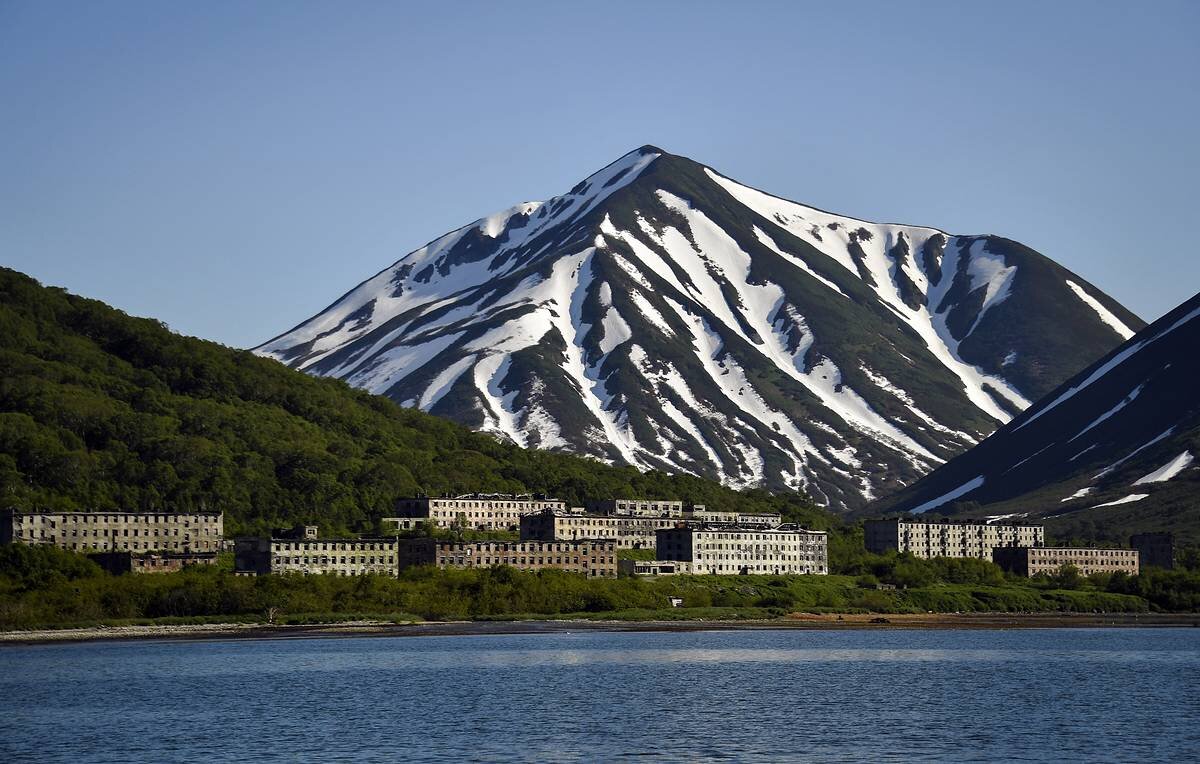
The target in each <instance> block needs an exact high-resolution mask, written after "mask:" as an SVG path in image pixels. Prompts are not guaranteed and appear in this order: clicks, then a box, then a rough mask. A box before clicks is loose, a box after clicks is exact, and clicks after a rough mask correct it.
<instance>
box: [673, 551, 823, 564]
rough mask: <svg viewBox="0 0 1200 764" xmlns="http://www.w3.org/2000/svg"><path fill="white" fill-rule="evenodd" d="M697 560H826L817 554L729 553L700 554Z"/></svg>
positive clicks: (697, 555)
mask: <svg viewBox="0 0 1200 764" xmlns="http://www.w3.org/2000/svg"><path fill="white" fill-rule="evenodd" d="M695 557H696V559H701V558H703V559H706V560H805V561H809V562H821V561H822V560H824V557H823V556H822V555H817V554H762V553H759V554H742V553H739V554H732V553H729V552H716V553H709V554H705V553H702V552H699V553H697V554H696V555H695Z"/></svg>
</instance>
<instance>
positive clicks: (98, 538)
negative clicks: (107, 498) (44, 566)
mask: <svg viewBox="0 0 1200 764" xmlns="http://www.w3.org/2000/svg"><path fill="white" fill-rule="evenodd" d="M224 535H225V519H224V516H223V515H222V514H221V513H219V512H15V511H13V510H5V511H4V512H3V513H0V543H5V544H7V543H18V544H53V545H54V546H58V547H61V548H63V549H70V550H72V551H75V552H82V553H85V554H87V553H92V552H134V553H139V552H172V553H195V552H218V551H220V549H221V541H222V538H223V537H224Z"/></svg>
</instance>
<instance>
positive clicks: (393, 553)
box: [234, 538, 399, 576]
mask: <svg viewBox="0 0 1200 764" xmlns="http://www.w3.org/2000/svg"><path fill="white" fill-rule="evenodd" d="M396 543H397V542H396V539H394V538H374V539H369V538H368V539H309V538H291V539H268V538H240V539H238V540H237V542H236V544H235V547H234V569H235V570H236V571H237V572H238V573H242V574H256V575H267V574H269V573H304V574H309V575H333V576H365V575H368V574H375V575H383V576H395V575H396V572H397V571H398V570H399V563H398V557H397V549H396Z"/></svg>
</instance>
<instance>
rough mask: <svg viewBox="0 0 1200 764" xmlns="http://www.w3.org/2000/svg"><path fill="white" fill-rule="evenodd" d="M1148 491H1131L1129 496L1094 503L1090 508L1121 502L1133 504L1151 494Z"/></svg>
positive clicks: (1113, 505)
mask: <svg viewBox="0 0 1200 764" xmlns="http://www.w3.org/2000/svg"><path fill="white" fill-rule="evenodd" d="M1149 495H1150V494H1148V493H1131V494H1129V495H1128V496H1122V497H1121V498H1119V499H1116V500H1115V501H1106V502H1104V503H1103V504H1093V505H1092V506H1091V507H1089V509H1099V508H1100V507H1115V506H1117V505H1119V504H1132V503H1133V502H1135V501H1141V500H1142V499H1145V498H1147V497H1148V496H1149Z"/></svg>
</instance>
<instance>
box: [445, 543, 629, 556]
mask: <svg viewBox="0 0 1200 764" xmlns="http://www.w3.org/2000/svg"><path fill="white" fill-rule="evenodd" d="M609 547H611V544H610V545H608V546H607V547H601V548H602V549H608V548H609ZM438 549H439V550H442V551H456V550H459V549H460V548H459V545H458V544H457V543H447V542H443V543H439V544H438ZM576 549H578V550H579V552H580V553H581V554H587V553H588V551H589V549H590V548H589V547H587V546H581V547H576V546H575V545H574V544H561V545H560V544H557V543H555V542H553V541H492V542H488V541H483V542H478V543H475V544H472V545H471V546H468V547H463V548H461V551H463V552H465V553H466V554H470V553H471V551H472V550H475V551H480V552H485V551H486V552H518V553H520V552H574V551H575V550H576Z"/></svg>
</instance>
